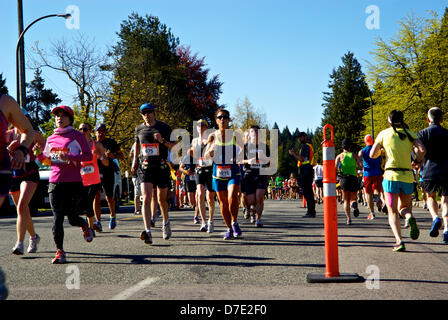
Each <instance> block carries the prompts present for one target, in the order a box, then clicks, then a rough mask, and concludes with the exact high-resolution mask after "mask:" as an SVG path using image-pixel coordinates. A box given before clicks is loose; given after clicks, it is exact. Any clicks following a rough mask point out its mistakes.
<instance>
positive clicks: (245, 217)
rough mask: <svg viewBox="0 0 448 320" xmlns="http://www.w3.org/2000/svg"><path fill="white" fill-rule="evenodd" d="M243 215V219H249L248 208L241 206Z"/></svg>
mask: <svg viewBox="0 0 448 320" xmlns="http://www.w3.org/2000/svg"><path fill="white" fill-rule="evenodd" d="M243 215H244V219H246V220H247V219H249V218H250V210H247V209H246V208H243Z"/></svg>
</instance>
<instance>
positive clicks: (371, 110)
mask: <svg viewBox="0 0 448 320" xmlns="http://www.w3.org/2000/svg"><path fill="white" fill-rule="evenodd" d="M369 98H370V123H371V125H372V139H373V140H375V134H374V130H373V102H372V93H371V92H370V89H369Z"/></svg>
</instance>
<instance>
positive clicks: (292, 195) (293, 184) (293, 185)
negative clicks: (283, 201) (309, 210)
mask: <svg viewBox="0 0 448 320" xmlns="http://www.w3.org/2000/svg"><path fill="white" fill-rule="evenodd" d="M288 188H289V200H296V190H297V180H296V178H295V177H294V173H293V172H291V175H290V176H289V179H288Z"/></svg>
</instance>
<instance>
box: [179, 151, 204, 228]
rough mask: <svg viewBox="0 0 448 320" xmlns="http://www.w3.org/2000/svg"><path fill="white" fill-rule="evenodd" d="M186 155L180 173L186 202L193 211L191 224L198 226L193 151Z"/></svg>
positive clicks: (181, 163)
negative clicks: (183, 177) (182, 176)
mask: <svg viewBox="0 0 448 320" xmlns="http://www.w3.org/2000/svg"><path fill="white" fill-rule="evenodd" d="M188 153H189V154H188V155H186V156H185V157H184V158H183V159H182V160H181V162H180V171H181V172H182V174H183V175H184V176H185V179H184V183H185V190H186V192H187V197H188V202H189V203H190V205H191V206H192V207H193V210H194V218H193V223H194V224H199V223H200V221H199V209H198V207H197V205H196V177H195V175H196V164H195V163H194V161H193V150H192V149H191V148H190V150H189V151H188ZM204 231H205V230H204Z"/></svg>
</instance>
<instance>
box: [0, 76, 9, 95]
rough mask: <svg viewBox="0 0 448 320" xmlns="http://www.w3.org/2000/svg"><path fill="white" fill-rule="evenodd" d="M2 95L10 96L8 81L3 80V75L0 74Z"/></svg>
mask: <svg viewBox="0 0 448 320" xmlns="http://www.w3.org/2000/svg"><path fill="white" fill-rule="evenodd" d="M0 93H3V94H8V88H7V87H6V79H3V73H0Z"/></svg>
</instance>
